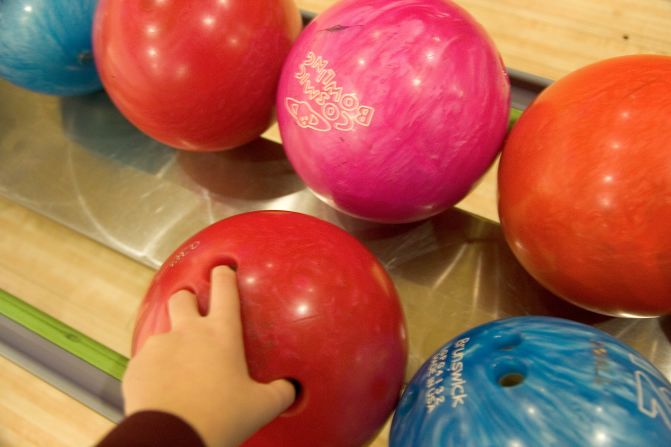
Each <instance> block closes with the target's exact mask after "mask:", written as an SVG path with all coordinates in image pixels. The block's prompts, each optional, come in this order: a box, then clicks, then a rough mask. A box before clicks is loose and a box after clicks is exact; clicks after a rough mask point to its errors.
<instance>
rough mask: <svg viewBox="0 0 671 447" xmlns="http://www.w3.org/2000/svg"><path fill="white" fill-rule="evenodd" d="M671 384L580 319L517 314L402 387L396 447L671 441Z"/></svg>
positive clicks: (460, 344)
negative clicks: (571, 319) (519, 315)
mask: <svg viewBox="0 0 671 447" xmlns="http://www.w3.org/2000/svg"><path fill="white" fill-rule="evenodd" d="M669 396H671V383H669V381H668V379H667V378H665V377H664V375H663V374H662V373H661V372H660V371H659V370H658V369H657V368H655V367H654V366H653V365H652V364H651V363H649V362H648V361H647V360H646V359H644V358H643V357H641V356H640V354H638V353H637V352H636V351H634V350H633V349H631V348H630V347H628V346H627V345H625V344H623V343H622V342H620V341H618V340H617V339H615V338H613V337H611V336H610V335H608V334H606V333H604V332H602V331H600V330H598V329H595V328H593V327H591V326H587V325H584V324H580V323H575V322H572V321H568V320H562V319H558V318H549V317H516V318H510V319H506V320H499V321H495V322H491V323H487V324H484V325H482V326H479V327H476V328H474V329H471V330H469V331H466V332H464V333H463V334H461V335H459V336H457V337H456V338H454V339H453V340H452V341H450V342H449V343H446V344H445V345H444V346H443V347H442V348H441V349H439V350H438V351H437V352H436V353H435V354H434V355H433V356H432V357H431V358H429V359H428V360H427V361H426V363H425V364H424V365H423V366H422V368H420V370H419V371H418V372H417V374H416V375H415V376H414V377H413V379H412V380H411V382H410V384H409V385H408V387H407V388H406V390H405V391H404V393H403V397H402V398H401V403H400V404H399V407H398V409H397V411H396V414H395V416H394V420H393V423H392V430H391V442H390V446H391V447H435V446H445V447H450V446H455V447H456V446H459V447H482V446H550V445H552V446H595V447H596V446H611V447H623V446H635V445H646V446H653V445H654V446H662V445H671V401H670V400H669Z"/></svg>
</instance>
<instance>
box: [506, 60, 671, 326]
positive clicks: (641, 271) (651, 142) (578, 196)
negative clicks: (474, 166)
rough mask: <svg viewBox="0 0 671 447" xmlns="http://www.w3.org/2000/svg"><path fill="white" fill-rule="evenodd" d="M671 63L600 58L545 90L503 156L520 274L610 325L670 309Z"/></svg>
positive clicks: (509, 235) (509, 228)
mask: <svg viewBox="0 0 671 447" xmlns="http://www.w3.org/2000/svg"><path fill="white" fill-rule="evenodd" d="M670 80H671V57H668V56H654V55H639V56H626V57H619V58H614V59H608V60H604V61H601V62H598V63H595V64H593V65H590V66H587V67H585V68H582V69H580V70H577V71H575V72H573V73H571V74H569V75H568V76H566V77H565V78H563V79H561V80H559V81H557V82H556V83H555V84H553V85H551V86H550V87H549V88H547V89H546V90H545V91H544V92H543V93H542V94H541V95H540V96H539V97H538V98H537V99H536V100H535V101H534V103H533V104H532V105H531V106H530V107H529V108H528V109H527V110H526V111H525V112H524V114H523V115H522V117H521V118H520V120H519V121H518V123H517V124H516V125H515V127H514V128H513V130H512V132H511V134H510V136H509V138H508V141H507V143H506V145H505V147H504V149H503V153H502V156H501V164H500V168H499V213H500V218H501V224H502V227H503V231H504V234H505V236H506V239H507V240H508V243H509V244H510V247H511V249H512V251H513V252H514V253H515V255H516V256H517V258H518V259H519V261H520V262H521V263H522V265H523V266H524V267H525V268H526V269H527V270H528V271H529V272H530V273H531V274H532V275H533V276H534V277H535V278H536V279H537V280H538V281H539V282H540V283H541V284H543V285H544V286H545V287H547V288H548V289H550V290H551V291H552V292H554V293H555V294H557V295H559V296H561V297H563V298H565V299H566V300H568V301H571V302H573V303H574V304H577V305H579V306H582V307H584V308H587V309H589V310H592V311H595V312H600V313H604V314H608V315H616V316H655V315H664V314H668V313H670V312H671V230H670V227H671V164H670V161H669V160H670V159H671V120H670V118H669V117H671V88H670V87H671V84H670Z"/></svg>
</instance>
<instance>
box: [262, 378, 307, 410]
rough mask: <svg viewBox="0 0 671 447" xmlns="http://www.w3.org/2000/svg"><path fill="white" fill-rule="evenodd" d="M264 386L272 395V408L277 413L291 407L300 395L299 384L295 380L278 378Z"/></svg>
mask: <svg viewBox="0 0 671 447" xmlns="http://www.w3.org/2000/svg"><path fill="white" fill-rule="evenodd" d="M266 386H267V387H268V389H269V393H271V394H272V395H273V400H274V410H275V412H277V413H278V414H280V413H282V412H284V411H285V410H287V409H288V408H289V407H291V405H292V404H293V403H294V402H295V401H296V400H297V398H298V396H299V395H300V384H299V383H298V381H295V380H286V379H279V380H275V381H274V382H271V383H269V384H267V385H266Z"/></svg>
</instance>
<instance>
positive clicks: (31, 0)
mask: <svg viewBox="0 0 671 447" xmlns="http://www.w3.org/2000/svg"><path fill="white" fill-rule="evenodd" d="M97 3H98V0H58V1H54V0H28V1H20V0H4V1H0V77H1V78H4V79H6V80H8V81H9V82H11V83H13V84H16V85H18V86H20V87H23V88H25V89H28V90H32V91H34V92H38V93H45V94H49V95H57V96H72V95H81V94H85V93H90V92H93V91H96V90H100V89H101V87H102V86H101V84H100V79H99V78H98V73H97V72H96V67H95V64H94V62H93V49H92V42H91V27H92V23H93V15H94V12H95V8H96V5H97Z"/></svg>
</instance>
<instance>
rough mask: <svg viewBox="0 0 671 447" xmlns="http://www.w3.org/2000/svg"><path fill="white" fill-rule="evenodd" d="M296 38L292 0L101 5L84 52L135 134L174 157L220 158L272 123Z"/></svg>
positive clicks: (113, 0)
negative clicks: (207, 154)
mask: <svg viewBox="0 0 671 447" xmlns="http://www.w3.org/2000/svg"><path fill="white" fill-rule="evenodd" d="M300 29H301V18H300V14H299V12H298V9H297V8H296V6H295V4H294V3H293V0H257V1H248V0H227V1H220V0H199V1H197V2H189V1H167V0H148V1H142V2H137V1H124V0H101V1H100V3H99V5H98V8H97V11H96V17H95V21H94V26H93V48H94V54H95V59H96V65H97V67H98V71H99V74H100V78H101V80H102V82H103V85H104V87H105V89H106V90H107V92H108V93H109V95H110V97H111V99H112V101H114V103H115V104H116V106H117V107H118V108H119V110H120V111H121V112H122V113H123V114H124V115H125V116H126V118H128V120H129V121H131V122H132V123H133V124H134V125H136V126H137V127H138V128H139V129H140V130H142V131H144V132H145V133H147V134H148V135H150V136H151V137H153V138H155V139H157V140H159V141H161V142H163V143H165V144H167V145H169V146H173V147H176V148H180V149H187V150H202V151H209V150H222V149H228V148H232V147H237V146H240V145H242V144H244V143H247V142H249V141H251V140H253V139H255V138H257V137H258V136H259V135H260V134H261V133H262V132H264V131H265V130H266V128H267V127H268V126H269V125H270V124H271V122H272V119H273V110H274V103H275V91H276V87H277V80H278V78H279V74H280V69H281V67H282V63H283V61H284V59H285V57H286V55H287V54H288V53H289V49H290V47H291V43H292V41H293V40H294V39H295V37H296V36H297V35H298V33H299V32H300Z"/></svg>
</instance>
